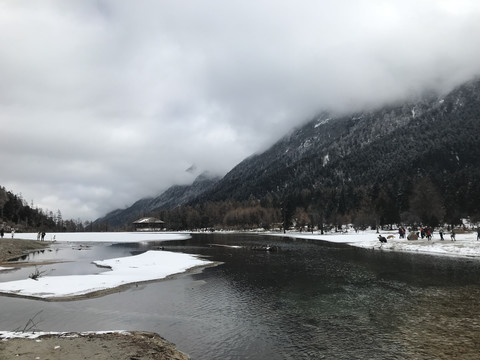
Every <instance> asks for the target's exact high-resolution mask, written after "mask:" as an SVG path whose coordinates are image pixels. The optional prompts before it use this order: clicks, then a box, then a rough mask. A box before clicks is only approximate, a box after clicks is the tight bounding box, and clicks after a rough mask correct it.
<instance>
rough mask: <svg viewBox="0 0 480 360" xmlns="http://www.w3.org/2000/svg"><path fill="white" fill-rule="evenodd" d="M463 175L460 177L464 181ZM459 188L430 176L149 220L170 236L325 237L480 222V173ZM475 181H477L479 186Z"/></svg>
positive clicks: (186, 209) (212, 206)
mask: <svg viewBox="0 0 480 360" xmlns="http://www.w3.org/2000/svg"><path fill="white" fill-rule="evenodd" d="M464 175H465V174H461V173H459V174H458V175H457V176H456V177H457V178H458V179H460V178H462V177H463V176H464ZM469 175H470V180H472V181H467V182H465V181H463V180H462V181H461V183H460V182H459V183H458V184H456V183H455V182H453V183H448V182H447V183H441V182H439V181H438V180H439V179H435V178H432V177H429V176H419V177H416V178H414V179H409V178H404V179H402V180H398V181H397V180H395V181H385V182H382V183H376V184H373V185H362V186H355V185H353V184H352V183H349V184H344V185H342V186H335V187H325V188H322V189H316V190H315V189H312V188H304V189H296V190H294V191H291V192H289V193H284V194H279V193H270V192H269V193H267V195H266V196H264V197H263V198H261V199H257V198H255V197H253V196H250V198H249V199H248V200H245V201H235V200H227V201H216V202H204V203H200V204H196V205H189V206H181V207H177V208H175V209H173V210H157V211H155V212H153V213H151V214H150V215H152V216H155V217H158V218H160V219H162V220H164V221H165V223H166V227H167V229H169V230H198V229H233V230H250V229H257V228H264V229H290V228H297V229H302V230H312V231H313V230H316V231H324V230H327V229H328V230H329V229H339V228H341V227H342V225H346V224H353V225H354V226H355V227H357V228H359V229H365V228H368V227H370V228H373V229H375V228H379V227H381V228H385V227H391V226H392V225H400V224H401V225H403V226H408V227H415V226H420V225H423V226H432V227H436V226H443V225H445V224H447V225H452V226H455V225H458V224H460V223H461V219H462V218H465V217H470V218H471V220H473V221H478V220H480V208H479V206H478V204H480V198H479V197H480V191H479V190H480V188H478V187H479V186H480V185H477V184H480V181H478V180H480V172H477V174H476V175H475V174H473V172H470V173H469ZM474 180H476V181H474Z"/></svg>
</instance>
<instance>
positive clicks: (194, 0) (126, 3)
mask: <svg viewBox="0 0 480 360" xmlns="http://www.w3.org/2000/svg"><path fill="white" fill-rule="evenodd" d="M479 39H480V2H479V1H476V0H472V1H465V0H450V1H446V0H391V1H386V0H311V1H310V0H305V1H298V0H291V1H283V0H255V1H245V0H228V1H225V0H201V1H200V0H175V1H167V0H163V1H161V0H160V1H159V0H151V1H147V0H135V1H131V0H97V1H93V0H90V1H89V0H76V1H69V0H58V1H55V0H50V1H48V0H44V1H38V0H22V1H17V0H10V1H7V0H0V185H1V186H4V187H5V188H6V189H7V190H10V191H12V192H14V193H16V194H19V193H21V194H22V196H23V197H24V199H25V200H26V201H27V202H28V203H31V202H33V204H34V205H35V206H38V207H41V208H43V209H44V210H50V211H53V212H54V213H56V212H57V209H59V210H61V212H62V214H63V218H64V219H68V218H73V219H77V218H80V219H82V220H94V219H96V218H97V217H100V216H103V215H105V214H106V213H107V212H108V211H111V210H113V209H116V208H124V207H126V206H127V205H131V204H132V203H133V202H134V201H136V200H138V199H140V198H142V197H146V196H152V195H157V194H159V193H161V192H162V191H163V190H165V189H166V188H168V187H169V186H170V185H173V184H185V183H190V182H192V181H193V179H194V178H195V177H196V176H197V175H199V174H200V173H201V172H203V171H206V170H209V171H211V172H213V173H218V174H220V175H224V174H225V173H226V172H228V171H229V170H230V169H231V168H233V167H234V166H235V165H236V164H237V163H238V162H240V161H241V160H243V159H244V158H245V157H247V156H249V155H251V154H252V153H255V152H261V151H263V150H265V149H266V148H267V147H268V146H269V145H271V144H273V143H274V142H275V141H276V140H277V139H279V138H280V137H281V136H282V135H284V134H285V133H287V132H288V131H289V130H290V129H292V128H293V127H295V126H299V125H301V124H302V123H304V122H305V121H306V120H309V119H310V118H312V117H313V116H314V115H315V114H316V113H317V112H319V111H320V110H322V109H332V110H335V111H348V110H350V109H358V108H361V107H364V106H377V105H380V104H382V103H385V102H388V101H393V100H395V99H400V98H404V97H406V96H412V95H414V94H418V93H421V92H422V91H423V90H424V89H440V90H442V91H446V90H448V89H449V88H451V87H452V86H454V85H456V84H458V83H460V82H462V81H464V80H467V79H469V78H471V77H473V76H475V75H477V74H479V73H480V45H479ZM192 165H195V168H196V170H195V171H193V172H192V171H186V170H187V169H188V168H190V167H191V166H192Z"/></svg>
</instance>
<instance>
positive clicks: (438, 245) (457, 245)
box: [272, 231, 480, 258]
mask: <svg viewBox="0 0 480 360" xmlns="http://www.w3.org/2000/svg"><path fill="white" fill-rule="evenodd" d="M380 234H381V235H382V236H384V237H386V238H388V239H387V243H386V244H380V241H379V240H378V235H379V234H377V233H376V232H375V231H359V232H358V233H357V232H355V231H351V232H348V233H328V234H324V235H320V234H318V233H313V234H312V233H305V232H304V233H298V232H296V233H293V232H292V233H286V234H272V235H276V236H288V237H293V238H301V239H312V240H323V241H329V242H334V243H345V244H349V245H352V246H357V247H361V248H366V249H377V250H391V251H403V252H413V253H423V254H432V255H451V256H461V257H479V258H480V241H477V233H476V232H472V231H470V232H466V233H457V234H456V236H455V238H456V241H451V239H450V234H449V233H446V234H444V236H443V237H444V240H443V241H442V240H440V235H439V234H438V233H437V232H435V233H434V234H433V238H432V240H430V241H428V240H427V239H426V238H425V239H419V240H407V239H399V236H398V232H396V231H384V232H381V233H380ZM389 237H390V238H389Z"/></svg>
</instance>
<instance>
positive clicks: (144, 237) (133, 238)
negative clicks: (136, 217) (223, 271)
mask: <svg viewBox="0 0 480 360" xmlns="http://www.w3.org/2000/svg"><path fill="white" fill-rule="evenodd" d="M7 235H8V234H7ZM15 237H16V238H19V239H26V240H38V234H37V233H16V234H15ZM189 238H191V236H190V234H189V233H184V234H183V233H180V234H179V233H165V232H148V231H145V232H142V231H137V232H72V233H63V232H60V233H47V234H46V235H45V241H71V242H113V243H126V242H129V243H134V242H143V241H165V240H185V239H189Z"/></svg>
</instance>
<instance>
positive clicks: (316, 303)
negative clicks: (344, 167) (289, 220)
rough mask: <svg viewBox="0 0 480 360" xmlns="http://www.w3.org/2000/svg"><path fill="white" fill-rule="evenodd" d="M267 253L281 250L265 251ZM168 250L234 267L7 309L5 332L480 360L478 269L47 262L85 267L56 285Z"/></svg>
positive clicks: (228, 259) (414, 259)
mask: <svg viewBox="0 0 480 360" xmlns="http://www.w3.org/2000/svg"><path fill="white" fill-rule="evenodd" d="M211 244H228V245H241V246H243V247H242V248H228V247H220V246H211ZM265 244H271V245H276V246H279V247H280V250H279V251H276V252H266V251H257V250H254V248H258V247H259V246H262V245H265ZM158 246H164V247H165V250H169V251H181V252H186V253H191V254H200V255H204V256H208V257H209V258H210V259H212V260H216V261H221V262H223V264H222V265H219V266H217V267H212V268H207V269H205V270H204V271H202V272H199V273H194V274H184V275H181V276H178V277H176V278H175V279H172V280H167V281H159V282H154V283H148V284H142V285H139V286H137V287H136V286H134V287H131V288H129V289H127V290H125V291H123V292H120V293H115V294H111V295H107V296H104V297H100V298H94V299H88V300H78V301H72V302H43V301H35V300H27V299H18V298H10V297H0V306H1V309H2V311H1V312H0V328H1V329H2V330H13V329H16V328H19V327H20V328H21V327H23V325H24V324H25V323H26V322H27V321H28V318H29V317H31V316H33V315H35V314H36V313H37V312H39V311H41V313H40V314H39V315H38V316H37V317H36V321H38V324H37V327H38V329H41V330H45V331H86V330H114V329H117V330H121V329H127V330H148V331H155V332H157V333H159V334H160V335H162V336H164V337H165V338H167V339H168V340H170V341H172V342H174V343H175V344H176V345H177V346H178V348H179V349H181V350H183V351H185V352H187V353H188V354H190V356H191V357H192V359H205V360H210V359H439V358H440V359H441V358H444V359H449V358H453V357H457V358H461V359H468V358H472V359H474V358H478V353H479V351H480V335H479V334H480V306H479V304H480V302H479V299H480V276H479V273H480V261H477V260H472V259H454V258H445V257H435V256H424V255H418V254H415V255H410V254H398V253H391V252H378V251H375V252H374V251H370V250H363V249H356V248H352V247H348V246H344V245H336V244H329V243H323V242H316V241H305V240H291V239H286V238H272V237H264V236H260V235H233V234H232V235H217V234H206V235H194V236H193V238H192V239H190V240H185V241H178V242H168V243H163V244H159V243H150V244H149V245H145V244H143V245H138V244H123V245H114V246H111V245H101V244H100V245H95V246H93V247H92V248H91V249H89V250H78V249H72V248H71V247H69V246H63V245H61V244H60V245H59V249H58V250H57V251H53V252H49V253H46V254H38V255H37V258H38V259H43V258H44V257H54V258H69V259H78V261H76V262H74V263H65V264H62V265H59V264H55V265H52V268H53V269H54V270H52V271H51V275H55V274H58V275H62V274H64V273H87V272H89V271H91V270H92V269H91V268H90V267H91V266H92V265H91V264H90V261H91V260H96V259H103V258H106V257H118V256H128V255H130V254H136V253H139V252H142V251H146V250H148V249H149V248H151V247H158ZM105 254H111V255H112V256H105ZM22 271H24V272H28V271H30V270H28V269H27V270H22ZM97 271H98V270H97ZM102 271H103V270H102ZM18 274H19V273H18V272H14V273H10V274H4V275H0V281H6V280H7V277H13V276H15V277H20V278H21V277H22V276H24V274H20V275H18Z"/></svg>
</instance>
